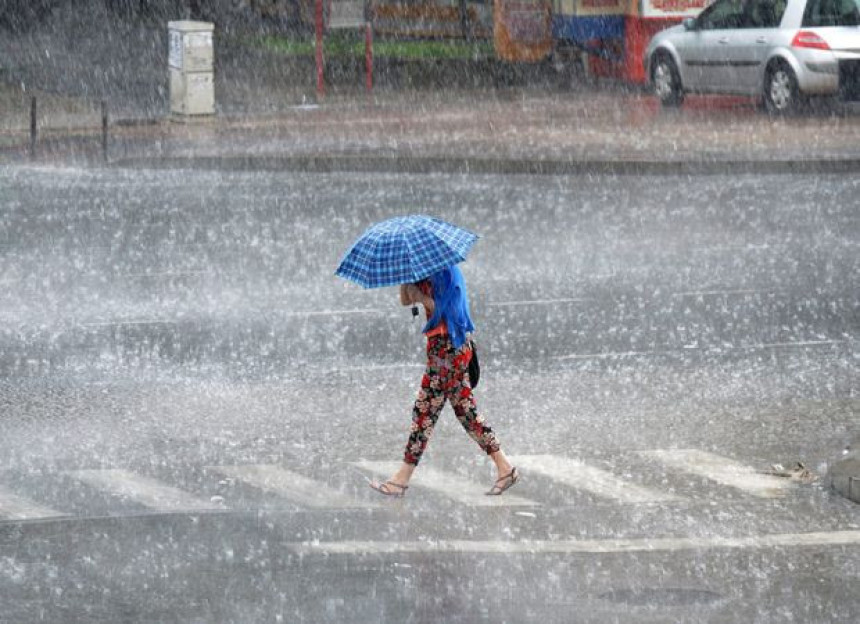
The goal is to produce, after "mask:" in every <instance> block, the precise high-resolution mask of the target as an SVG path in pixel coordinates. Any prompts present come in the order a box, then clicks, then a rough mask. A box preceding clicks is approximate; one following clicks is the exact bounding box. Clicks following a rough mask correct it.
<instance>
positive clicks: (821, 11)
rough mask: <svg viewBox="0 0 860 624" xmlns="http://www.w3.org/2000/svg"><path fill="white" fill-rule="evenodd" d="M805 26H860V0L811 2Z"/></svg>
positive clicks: (807, 6) (806, 13)
mask: <svg viewBox="0 0 860 624" xmlns="http://www.w3.org/2000/svg"><path fill="white" fill-rule="evenodd" d="M803 26H804V27H807V28H811V27H816V26H819V27H820V26H860V0H809V2H807V3H806V10H805V11H804V12H803Z"/></svg>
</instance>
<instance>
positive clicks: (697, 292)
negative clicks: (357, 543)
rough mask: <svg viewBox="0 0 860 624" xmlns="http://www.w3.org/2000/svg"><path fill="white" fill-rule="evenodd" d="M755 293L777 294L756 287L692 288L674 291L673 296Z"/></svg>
mask: <svg viewBox="0 0 860 624" xmlns="http://www.w3.org/2000/svg"><path fill="white" fill-rule="evenodd" d="M755 294H776V291H773V290H754V289H739V290H691V291H687V292H676V293H672V296H673V297H676V298H683V297H710V296H716V295H755Z"/></svg>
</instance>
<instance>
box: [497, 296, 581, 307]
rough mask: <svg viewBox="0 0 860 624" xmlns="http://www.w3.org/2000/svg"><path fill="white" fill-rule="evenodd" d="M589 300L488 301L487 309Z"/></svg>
mask: <svg viewBox="0 0 860 624" xmlns="http://www.w3.org/2000/svg"><path fill="white" fill-rule="evenodd" d="M589 301H591V299H581V298H569V299H525V300H522V301H490V302H489V303H487V307H488V308H501V307H516V306H530V305H554V304H557V303H587V302H589Z"/></svg>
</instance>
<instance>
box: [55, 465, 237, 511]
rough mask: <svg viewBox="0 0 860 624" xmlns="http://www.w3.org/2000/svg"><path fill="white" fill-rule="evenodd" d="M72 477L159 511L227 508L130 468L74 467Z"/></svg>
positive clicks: (70, 473) (71, 472) (70, 474)
mask: <svg viewBox="0 0 860 624" xmlns="http://www.w3.org/2000/svg"><path fill="white" fill-rule="evenodd" d="M66 474H68V475H69V476H71V477H74V478H75V479H78V480H79V481H82V482H84V483H86V484H87V485H90V486H92V487H95V488H98V489H100V490H104V491H106V492H109V493H110V494H114V495H116V496H119V497H121V498H125V499H128V500H131V501H133V502H135V503H139V504H141V505H143V506H144V507H148V508H150V509H155V510H157V511H207V510H216V509H224V506H223V505H222V504H218V503H212V502H210V501H207V500H203V499H201V498H197V497H196V496H194V495H193V494H190V493H188V492H185V491H183V490H180V489H178V488H175V487H172V486H169V485H166V484H164V483H162V482H160V481H157V480H156V479H151V478H149V477H144V476H142V475H139V474H136V473H134V472H131V471H129V470H122V469H118V468H114V469H108V470H72V471H69V472H68V473H66Z"/></svg>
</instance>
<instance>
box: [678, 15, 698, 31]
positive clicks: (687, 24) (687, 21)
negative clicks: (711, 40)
mask: <svg viewBox="0 0 860 624" xmlns="http://www.w3.org/2000/svg"><path fill="white" fill-rule="evenodd" d="M681 23H682V24H683V25H684V30H696V20H695V19H694V18H692V17H687V18H684V21H683V22H681Z"/></svg>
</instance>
